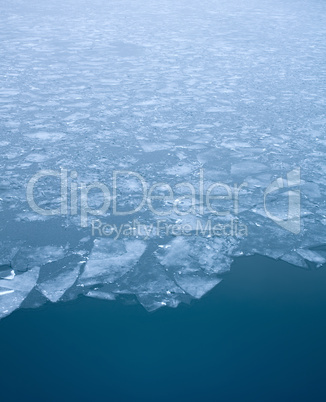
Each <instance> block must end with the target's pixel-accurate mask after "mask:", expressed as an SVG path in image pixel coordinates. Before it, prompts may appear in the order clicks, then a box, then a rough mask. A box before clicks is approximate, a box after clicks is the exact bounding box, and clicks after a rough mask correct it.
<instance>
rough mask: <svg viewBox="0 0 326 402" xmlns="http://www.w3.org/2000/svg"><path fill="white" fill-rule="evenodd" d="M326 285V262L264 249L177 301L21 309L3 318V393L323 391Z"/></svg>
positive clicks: (99, 397) (144, 396) (317, 396)
mask: <svg viewBox="0 0 326 402" xmlns="http://www.w3.org/2000/svg"><path fill="white" fill-rule="evenodd" d="M325 285H326V269H325V267H323V268H321V269H319V270H313V269H312V270H302V269H299V268H296V267H293V266H291V265H288V264H286V263H283V262H275V261H273V260H270V259H268V258H263V257H259V256H255V257H250V258H241V259H238V260H237V261H236V262H235V263H234V264H233V267H232V270H231V273H229V274H228V275H227V276H226V278H225V280H224V281H223V282H222V283H221V284H220V285H218V286H217V287H216V288H215V289H213V291H211V292H210V293H209V294H207V295H206V296H205V297H203V298H202V299H201V300H199V301H197V302H194V303H193V304H192V305H190V306H188V305H183V306H181V307H178V308H177V309H175V310H173V309H169V308H167V309H161V310H159V311H157V312H154V313H148V312H146V311H145V310H144V309H143V308H142V307H141V306H139V305H124V304H122V303H119V302H107V301H101V300H95V299H88V298H85V297H83V298H80V299H77V300H75V301H72V302H68V303H58V304H48V305H45V306H43V307H41V308H40V309H31V310H18V311H16V312H15V313H13V314H12V315H11V316H9V317H7V318H5V319H4V320H3V321H1V322H0V345H1V365H0V367H1V368H0V370H1V372H0V381H1V388H0V395H1V396H0V398H1V401H5V402H7V401H34V402H36V401H51V402H52V401H325V400H326V389H325V374H326V342H325V339H326V322H325V311H326V292H325V289H326V286H325Z"/></svg>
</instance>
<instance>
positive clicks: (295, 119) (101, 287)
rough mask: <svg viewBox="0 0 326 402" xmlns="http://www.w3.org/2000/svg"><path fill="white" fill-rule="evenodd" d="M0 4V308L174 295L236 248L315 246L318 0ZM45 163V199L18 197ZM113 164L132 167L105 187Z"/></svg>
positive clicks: (325, 47)
mask: <svg viewBox="0 0 326 402" xmlns="http://www.w3.org/2000/svg"><path fill="white" fill-rule="evenodd" d="M0 15H1V20H2V29H1V30H0V38H1V41H0V43H1V44H0V54H1V63H0V76H1V81H0V82H1V85H0V149H1V157H0V158H1V163H0V167H1V176H0V216H1V225H0V317H4V316H6V315H8V314H10V313H11V312H12V311H14V310H15V309H18V308H20V307H37V306H40V305H41V304H43V303H45V302H47V301H51V302H57V301H65V300H71V299H74V298H76V297H77V296H78V295H86V296H89V297H97V298H101V299H108V300H113V299H117V298H119V299H128V300H130V299H132V300H138V301H139V302H140V303H141V304H142V305H143V306H144V307H145V308H146V309H147V310H149V311H152V310H155V309H157V308H159V307H161V306H170V307H176V306H177V305H178V304H179V303H181V302H185V303H188V302H189V301H191V300H192V299H198V298H201V297H202V296H203V295H204V294H205V293H207V292H208V291H209V290H210V289H212V288H213V287H214V286H216V285H217V284H218V283H219V282H220V281H221V280H222V278H223V273H224V272H226V271H228V270H229V269H230V267H231V264H232V261H233V260H234V258H236V257H239V256H243V255H253V254H261V255H265V256H269V257H271V258H274V259H281V260H284V261H286V262H288V263H290V264H293V265H296V266H298V267H301V268H304V269H311V268H312V267H319V266H321V265H323V264H324V263H325V261H326V248H325V243H326V242H325V225H326V198H325V195H326V190H325V188H326V166H325V156H326V138H325V128H326V117H325V110H326V63H325V61H326V3H325V2H322V1H315V2H314V3H313V6H312V4H311V3H309V4H308V3H305V2H298V1H295V0H290V1H287V2H283V1H281V0H273V1H272V0H266V1H264V2H262V1H258V0H248V1H246V2H237V1H233V0H228V1H224V0H217V1H215V0H214V1H213V0H203V1H201V2H198V1H195V0H187V1H186V0H181V1H178V2H175V1H172V0H162V1H160V2H148V1H145V0H139V1H137V2H133V1H131V0H120V1H113V2H112V1H111V2H109V3H106V2H102V1H99V0H93V1H88V0H86V1H83V2H81V1H80V0H76V1H74V2H66V1H63V0H56V1H54V0H49V1H47V2H43V1H41V0H31V1H29V2H24V3H22V2H21V1H18V0H12V1H11V2H2V3H1V5H0ZM40 171H48V172H49V171H51V172H62V171H65V172H66V182H63V181H60V177H61V176H59V173H58V175H57V176H56V175H55V174H52V175H47V176H44V177H42V178H40V179H39V180H38V181H37V182H36V183H35V186H34V187H33V194H32V195H33V201H34V203H35V205H37V206H38V207H39V208H40V209H41V210H43V211H54V213H47V214H41V213H39V211H40V210H35V208H34V209H33V207H32V206H31V205H32V204H31V202H30V200H28V195H27V187H28V183H29V182H30V180H31V178H33V177H35V175H37V174H38V172H40ZM114 171H120V172H122V171H123V172H134V173H136V174H133V175H131V174H126V173H125V176H124V177H123V175H122V174H121V175H120V177H119V180H118V186H117V187H118V188H117V191H116V192H115V193H114V192H113V184H112V183H113V182H112V175H113V172H114ZM141 180H143V182H142V181H141ZM98 183H102V184H104V185H105V186H106V188H108V189H109V191H110V205H107V208H106V211H105V213H100V212H101V211H103V205H105V194H104V190H103V189H104V187H103V186H102V187H99V184H98ZM142 183H146V186H148V187H150V186H152V185H154V184H155V183H156V184H157V186H156V187H155V191H154V192H153V193H152V195H154V196H155V195H157V194H159V193H160V194H165V195H167V194H168V193H169V190H168V187H167V185H166V184H168V185H169V186H170V187H171V188H173V191H174V199H172V200H169V199H168V198H165V199H164V200H163V201H161V202H160V200H159V199H154V201H153V200H149V198H150V196H151V194H150V193H149V191H148V188H147V192H146V197H145V198H146V199H143V198H144V197H143V192H144V187H143V184H142ZM182 183H183V184H182ZM184 183H187V185H185V184H184ZM216 183H218V184H216ZM92 186H93V187H92ZM83 189H84V190H83ZM85 189H86V190H85ZM192 189H194V192H195V194H192ZM66 190H67V191H66ZM65 191H66V195H65V196H63V192H65ZM83 191H84V192H83ZM237 191H238V192H237ZM208 193H209V194H210V198H211V204H210V205H209V206H208V205H207V198H208V197H207V194H208ZM189 194H190V196H189ZM202 194H205V196H204V198H203V197H202ZM65 197H66V198H65ZM65 200H66V202H67V205H66V208H65V207H62V202H63V201H65ZM114 200H115V201H116V202H117V205H118V207H119V210H120V211H124V212H126V211H130V210H132V209H134V210H136V212H135V213H133V214H132V215H131V214H130V215H128V214H120V215H118V214H115V213H114V211H113V207H112V206H113V202H114ZM203 200H204V202H205V205H204V206H202V202H203ZM142 201H144V202H143V205H141V203H142ZM139 205H140V206H141V207H140V208H137V207H138V206H139ZM150 206H152V207H153V208H150ZM87 208H88V209H87ZM291 208H292V209H291ZM290 209H291V211H292V212H291V213H290V215H289V210H290ZM55 211H57V212H55ZM58 211H59V212H58ZM82 211H84V212H83V213H84V218H85V219H86V221H87V225H82V224H81V223H82V222H81V215H83V213H82ZM94 211H95V212H94ZM96 211H98V212H99V213H96ZM157 211H159V213H157ZM166 211H168V213H165V214H164V212H166ZM189 211H191V213H187V212H189ZM217 212H218V213H217ZM161 213H163V214H161ZM82 218H83V216H82ZM210 225H211V226H210ZM214 227H215V229H214V230H213V229H212V228H214ZM210 228H211V230H210Z"/></svg>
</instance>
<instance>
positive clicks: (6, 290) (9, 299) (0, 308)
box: [0, 267, 40, 318]
mask: <svg viewBox="0 0 326 402" xmlns="http://www.w3.org/2000/svg"><path fill="white" fill-rule="evenodd" d="M39 271H40V268H39V267H34V268H33V269H31V270H30V271H27V272H24V273H22V274H20V275H16V276H15V277H14V278H12V279H11V280H8V279H1V280H0V318H2V317H5V316H6V315H8V314H10V313H11V312H12V311H14V310H16V309H17V308H18V307H19V306H20V305H21V303H22V302H23V301H24V299H25V298H26V297H27V295H28V294H29V292H30V291H31V290H32V289H33V288H34V286H35V284H36V281H37V278H38V275H39Z"/></svg>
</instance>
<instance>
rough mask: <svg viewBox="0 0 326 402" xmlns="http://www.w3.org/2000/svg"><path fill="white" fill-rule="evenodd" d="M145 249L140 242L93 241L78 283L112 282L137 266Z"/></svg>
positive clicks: (144, 245)
mask: <svg viewBox="0 0 326 402" xmlns="http://www.w3.org/2000/svg"><path fill="white" fill-rule="evenodd" d="M145 249H146V243H145V242H143V241H141V240H113V239H99V240H95V242H94V247H93V249H92V253H91V255H90V257H89V260H88V262H87V264H86V267H85V270H84V272H83V273H82V275H81V277H80V282H82V283H86V284H92V283H98V282H99V281H100V282H104V283H112V282H114V281H115V280H117V279H118V278H119V277H121V276H123V275H124V274H125V273H126V272H128V271H130V270H131V269H132V268H133V267H134V265H135V264H137V262H138V260H139V258H140V257H141V256H142V254H143V253H144V251H145Z"/></svg>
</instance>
